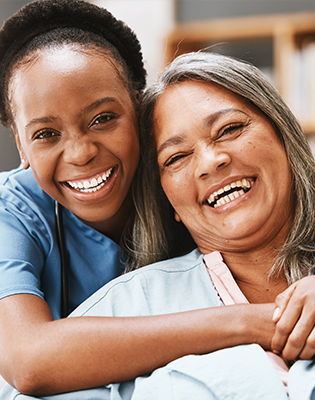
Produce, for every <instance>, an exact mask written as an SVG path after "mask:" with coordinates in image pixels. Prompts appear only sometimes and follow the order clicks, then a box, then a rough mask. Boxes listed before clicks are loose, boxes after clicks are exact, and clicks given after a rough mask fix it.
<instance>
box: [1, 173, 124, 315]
mask: <svg viewBox="0 0 315 400" xmlns="http://www.w3.org/2000/svg"><path fill="white" fill-rule="evenodd" d="M63 221H64V231H65V237H66V258H67V270H68V281H69V285H68V286H69V312H71V311H72V310H74V309H75V308H76V307H77V306H78V305H79V304H81V303H82V302H83V301H84V300H85V299H87V298H88V297H89V296H90V295H91V294H92V293H94V292H95V291H96V290H97V289H99V288H100V287H101V286H103V285H104V284H105V283H107V282H109V281H111V280H112V279H113V278H115V277H117V276H119V275H121V273H122V272H123V270H124V264H123V261H125V259H124V255H123V254H122V251H121V249H120V248H119V246H117V245H116V244H115V243H114V242H112V241H111V240H110V239H108V238H107V237H105V236H104V235H102V234H101V233H99V232H97V231H96V230H94V229H92V228H90V227H89V226H87V225H85V224H84V223H83V222H81V221H80V220H79V219H78V218H76V216H75V215H73V214H72V213H71V212H70V211H68V210H65V209H64V210H63ZM0 243H1V245H0V298H4V297H6V296H10V295H13V294H19V293H28V294H34V295H37V296H40V297H42V298H44V299H45V300H46V301H47V303H48V304H49V306H50V308H51V310H52V313H53V315H54V318H55V319H57V318H59V317H60V281H61V278H60V256H59V250H58V244H57V241H56V227H55V217H54V201H53V199H52V198H51V197H49V196H48V195H47V194H46V193H45V192H44V191H43V190H42V189H41V188H40V187H39V186H38V184H37V183H36V181H35V179H34V176H33V174H32V171H31V170H30V169H28V170H27V171H25V170H23V169H21V168H18V169H16V170H13V171H10V172H3V173H0Z"/></svg>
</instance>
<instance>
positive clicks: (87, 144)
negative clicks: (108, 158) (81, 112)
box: [63, 135, 98, 165]
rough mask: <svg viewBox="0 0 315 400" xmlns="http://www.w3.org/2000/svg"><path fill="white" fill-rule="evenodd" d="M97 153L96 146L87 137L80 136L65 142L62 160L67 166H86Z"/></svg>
mask: <svg viewBox="0 0 315 400" xmlns="http://www.w3.org/2000/svg"><path fill="white" fill-rule="evenodd" d="M97 153H98V146H97V144H96V143H94V142H93V141H92V140H90V138H89V137H88V135H84V136H83V135H81V136H79V137H78V136H77V137H75V138H72V139H69V140H67V142H66V144H65V148H64V152H63V159H64V161H65V162H66V163H68V164H74V165H86V164H87V163H89V162H90V161H91V160H92V159H93V158H94V157H95V156H96V155H97Z"/></svg>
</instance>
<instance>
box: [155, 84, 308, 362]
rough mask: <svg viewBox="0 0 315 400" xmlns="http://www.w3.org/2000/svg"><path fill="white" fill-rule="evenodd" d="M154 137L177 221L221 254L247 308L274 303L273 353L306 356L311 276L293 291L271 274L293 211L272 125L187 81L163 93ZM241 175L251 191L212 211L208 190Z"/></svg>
mask: <svg viewBox="0 0 315 400" xmlns="http://www.w3.org/2000/svg"><path fill="white" fill-rule="evenodd" d="M154 132H155V139H156V145H157V152H158V164H159V168H160V175H161V183H162V187H163V189H164V191H165V193H166V195H167V197H168V199H169V201H170V202H171V204H172V205H173V207H174V209H175V218H176V219H177V220H178V221H180V220H182V221H183V223H184V224H185V225H186V226H187V228H188V229H189V231H190V232H191V234H192V236H193V238H194V240H195V241H196V243H197V245H198V247H199V248H200V250H201V251H202V252H203V253H204V254H207V253H210V252H212V251H215V250H218V251H220V252H221V254H222V256H223V258H224V260H225V262H226V263H227V265H228V266H229V268H230V270H231V272H232V274H233V276H234V278H235V280H236V282H237V283H238V285H239V287H240V289H241V290H242V291H243V293H244V294H245V296H246V297H247V299H248V300H249V301H250V302H251V303H260V302H266V301H270V302H274V301H275V303H276V310H275V313H274V317H273V320H274V322H275V323H276V331H275V335H274V337H273V341H272V349H273V350H274V352H275V353H277V354H279V353H282V356H283V357H284V358H285V359H288V360H295V359H296V358H297V357H299V358H302V359H310V358H311V357H312V356H313V355H314V353H315V330H314V326H315V312H314V303H315V295H314V290H313V288H314V280H315V278H314V277H306V278H304V279H302V280H301V281H299V282H296V283H295V284H293V285H291V286H290V287H289V288H287V282H286V280H285V277H284V276H283V275H280V276H277V277H276V278H272V279H270V278H268V273H269V270H270V269H271V267H272V265H273V262H274V260H275V257H276V256H277V249H279V248H280V247H281V246H282V245H283V244H284V240H285V238H286V236H287V234H288V231H289V229H290V224H291V221H292V215H293V210H294V201H293V195H292V193H291V182H292V176H291V171H290V167H289V164H288V160H287V156H286V153H285V151H284V148H283V146H282V145H281V143H280V141H279V139H278V137H277V135H276V133H275V131H274V129H273V127H272V125H271V124H270V122H269V120H268V119H267V118H266V117H265V116H264V115H263V114H262V113H261V112H260V111H259V110H258V109H256V108H255V107H254V106H252V105H251V104H249V103H246V102H245V101H243V100H242V99H241V98H240V97H238V96H237V95H235V94H233V93H232V92H230V91H228V90H226V89H224V88H222V87H219V86H217V85H215V84H211V83H207V82H196V81H185V82H182V83H179V84H176V85H173V86H171V87H170V88H168V89H166V91H165V92H164V93H163V94H162V95H161V96H160V97H159V99H158V101H157V103H156V107H155V111H154ZM244 178H245V179H247V180H248V181H249V182H251V188H250V190H249V191H247V192H243V194H241V195H239V196H238V197H236V198H234V199H232V200H231V201H229V202H227V203H225V204H221V205H220V206H219V207H216V208H214V207H212V206H211V205H210V204H209V202H210V203H211V202H212V200H213V199H212V198H211V194H212V193H213V192H215V191H218V190H219V189H220V188H222V187H225V186H226V185H229V184H231V183H232V182H236V181H238V180H242V179H244ZM207 199H209V202H208V201H207ZM286 288H287V289H286Z"/></svg>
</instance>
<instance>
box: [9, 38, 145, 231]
mask: <svg viewBox="0 0 315 400" xmlns="http://www.w3.org/2000/svg"><path fill="white" fill-rule="evenodd" d="M35 55H36V57H35V59H34V60H33V61H31V62H29V63H28V64H25V65H24V66H22V67H20V68H19V69H17V71H16V72H15V73H14V74H13V77H12V78H11V82H10V95H11V104H12V109H13V114H14V123H15V131H16V137H17V143H18V146H19V149H20V153H21V158H22V159H25V160H26V162H25V163H24V165H25V167H27V166H28V164H29V165H30V166H31V168H32V171H33V173H34V176H35V179H36V181H37V182H38V184H39V185H40V186H41V187H42V189H43V190H44V191H45V192H46V193H48V194H49V195H50V196H51V197H53V198H54V199H56V200H57V201H58V202H59V203H61V204H62V205H63V206H64V207H66V208H68V209H69V210H70V211H72V212H73V213H74V214H75V215H77V216H78V217H79V218H80V219H81V220H83V221H84V222H86V223H87V224H88V225H90V226H93V227H95V228H96V229H98V230H100V231H102V232H104V233H107V234H108V235H109V236H111V232H112V231H114V230H115V229H118V227H121V226H122V225H124V224H125V222H126V219H127V218H128V216H129V213H130V211H131V209H132V201H131V197H130V196H129V195H128V193H129V192H130V185H131V182H132V179H133V176H134V173H135V171H136V168H137V164H138V159H139V148H138V138H137V118H136V112H135V109H134V104H133V103H132V100H131V98H130V94H129V91H128V89H127V88H126V85H125V83H124V82H123V80H122V78H121V76H120V74H119V72H118V71H120V70H121V68H120V67H119V66H117V65H115V61H114V60H112V59H111V58H110V57H109V56H106V55H103V54H102V53H100V52H98V51H96V50H93V49H91V50H86V49H85V50H82V48H80V46H79V45H77V46H73V45H72V46H70V45H64V46H62V47H59V48H57V49H45V50H41V51H40V53H38V54H35ZM116 64H117V63H116ZM120 73H122V72H120Z"/></svg>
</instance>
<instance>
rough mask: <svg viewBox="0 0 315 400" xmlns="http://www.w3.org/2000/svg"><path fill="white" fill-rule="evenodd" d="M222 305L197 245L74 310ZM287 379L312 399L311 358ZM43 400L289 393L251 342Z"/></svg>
mask: <svg viewBox="0 0 315 400" xmlns="http://www.w3.org/2000/svg"><path fill="white" fill-rule="evenodd" d="M221 304H222V303H221V301H220V299H219V298H218V296H217V293H216V291H215V289H214V287H213V285H212V283H211V280H210V278H209V275H208V273H207V271H206V268H205V266H204V264H203V256H202V254H201V253H200V252H199V251H198V250H195V251H193V252H192V253H190V254H188V255H186V256H184V257H179V258H175V259H172V260H169V261H164V262H160V263H156V264H152V265H150V266H148V267H144V268H140V269H139V270H136V271H133V272H131V273H129V274H125V275H123V276H121V277H119V278H117V279H115V280H113V281H111V282H110V283H108V284H107V285H105V286H104V287H103V288H101V289H100V290H99V291H98V292H96V293H95V294H94V295H93V296H91V297H90V298H89V299H88V300H87V301H86V302H84V303H83V304H82V305H80V306H79V307H78V308H77V309H76V310H75V311H74V312H73V313H72V316H95V315H96V316H136V315H155V314H164V313H171V312H176V311H188V310H192V309H197V308H204V307H213V306H220V305H221ZM213 323H214V324H216V321H215V320H214V321H213ZM178 340H180V337H179V338H178ZM288 385H289V392H290V400H315V393H313V392H314V387H315V368H314V366H313V363H312V362H311V361H298V362H296V363H295V364H294V366H293V367H291V370H290V372H289V381H288ZM0 399H1V400H28V399H32V397H29V396H24V395H21V394H19V393H18V392H17V391H15V390H14V389H12V388H10V387H9V386H8V385H7V386H6V387H5V389H4V391H3V393H2V397H1V396H0ZM44 399H46V400H92V399H93V400H192V399H198V400H287V395H286V392H285V389H284V386H283V384H282V382H281V380H280V378H279V376H278V374H277V372H276V370H275V368H274V367H273V365H272V364H271V362H270V361H269V358H268V356H267V355H266V353H265V351H264V350H263V349H262V348H261V347H260V346H258V345H255V344H253V345H246V346H236V347H232V348H228V349H223V350H219V351H215V352H213V353H210V354H205V355H200V356H196V355H189V356H186V357H182V358H180V359H178V360H175V361H173V362H171V363H169V364H168V365H166V366H165V367H163V368H159V369H157V370H155V371H154V372H153V373H152V374H151V375H150V376H145V377H139V378H137V379H135V380H134V381H129V382H122V383H120V384H119V383H117V384H111V385H107V386H103V387H100V388H95V389H90V390H82V391H77V392H72V393H66V394H61V395H56V396H47V397H44Z"/></svg>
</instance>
